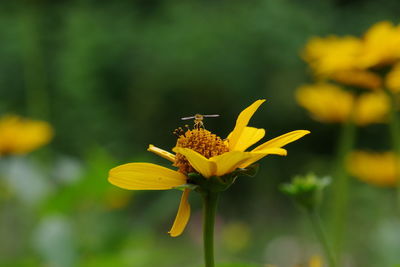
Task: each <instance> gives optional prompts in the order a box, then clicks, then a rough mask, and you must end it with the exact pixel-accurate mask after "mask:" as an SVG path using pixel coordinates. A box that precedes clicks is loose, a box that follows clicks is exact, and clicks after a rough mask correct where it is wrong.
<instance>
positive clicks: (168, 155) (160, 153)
mask: <svg viewBox="0 0 400 267" xmlns="http://www.w3.org/2000/svg"><path fill="white" fill-rule="evenodd" d="M147 151H150V152H153V153H154V154H156V155H158V156H160V157H162V158H164V159H167V160H169V161H171V162H175V155H174V154H172V153H169V152H168V151H165V150H164V149H161V148H158V147H156V146H153V145H149V148H148V149H147Z"/></svg>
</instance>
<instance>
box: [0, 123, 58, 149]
mask: <svg viewBox="0 0 400 267" xmlns="http://www.w3.org/2000/svg"><path fill="white" fill-rule="evenodd" d="M52 137H53V129H52V127H51V126H50V125H49V124H48V123H47V122H44V121H35V120H30V119H24V118H21V117H19V116H16V115H6V116H3V117H2V118H0V156H5V155H19V154H26V153H29V152H31V151H33V150H35V149H37V148H39V147H41V146H43V145H45V144H47V143H49V142H50V140H51V138H52Z"/></svg>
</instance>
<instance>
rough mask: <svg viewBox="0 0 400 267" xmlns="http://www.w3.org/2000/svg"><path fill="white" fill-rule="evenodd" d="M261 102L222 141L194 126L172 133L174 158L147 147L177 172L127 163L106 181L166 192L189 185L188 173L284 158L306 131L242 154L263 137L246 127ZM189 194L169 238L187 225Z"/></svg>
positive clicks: (223, 172) (220, 173) (208, 175)
mask: <svg viewBox="0 0 400 267" xmlns="http://www.w3.org/2000/svg"><path fill="white" fill-rule="evenodd" d="M264 101H265V100H257V101H255V102H254V103H253V104H252V105H250V106H249V107H247V108H246V109H244V110H243V111H242V112H241V113H240V114H239V117H238V118H237V120H236V125H235V128H234V129H233V131H232V132H231V133H230V134H229V135H228V137H227V138H226V139H222V138H220V137H219V136H217V135H215V134H213V133H211V132H210V131H207V130H206V129H204V127H202V126H201V125H197V127H196V126H195V127H194V129H193V130H190V129H187V130H186V131H184V130H183V129H181V128H179V129H178V130H177V131H176V134H177V135H178V140H177V143H176V146H175V147H174V148H173V151H174V152H175V153H176V154H175V155H174V154H171V153H169V152H167V151H165V150H162V149H160V148H158V147H155V146H153V145H150V146H149V148H148V151H150V152H153V153H155V154H157V155H159V156H161V157H163V158H165V159H167V160H169V161H171V162H172V163H173V165H174V166H175V167H178V171H174V170H171V169H168V168H165V167H162V166H159V165H156V164H151V163H128V164H124V165H120V166H117V167H115V168H113V169H111V170H110V172H109V177H108V181H109V182H110V183H112V184H113V185H116V186H118V187H121V188H124V189H129V190H169V189H174V188H176V187H179V186H183V185H185V184H188V183H189V184H191V183H192V181H191V180H190V177H189V176H188V174H189V173H199V174H201V175H202V176H203V177H204V179H209V178H211V177H213V176H217V177H220V176H223V175H226V174H229V173H232V172H233V171H235V170H236V169H237V168H246V167H248V166H250V165H251V164H253V163H254V162H256V161H258V160H260V159H261V158H263V157H265V156H267V155H270V154H275V155H281V156H284V155H286V153H287V151H286V150H285V149H283V148H282V147H283V146H285V145H286V144H288V143H291V142H293V141H296V140H297V139H299V138H301V137H303V136H304V135H306V134H308V133H309V131H306V130H298V131H292V132H289V133H286V134H284V135H281V136H279V137H276V138H274V139H272V140H269V141H267V142H265V143H263V144H261V145H259V146H257V147H256V148H254V149H253V150H251V151H249V152H245V150H246V149H247V148H249V147H250V146H252V145H253V144H255V143H257V142H258V141H260V140H261V139H262V138H263V137H264V135H265V130H264V129H258V128H254V127H248V126H247V125H248V123H249V121H250V119H251V117H252V116H253V114H254V113H255V112H256V110H257V109H258V108H259V106H260V105H261V104H262V103H263V102H264ZM189 192H190V189H189V188H185V189H184V192H183V194H182V198H181V202H180V205H179V208H178V214H177V216H176V218H175V221H174V224H173V225H172V228H171V230H170V231H169V234H170V235H171V236H174V237H175V236H179V235H180V234H181V233H182V232H183V230H184V229H185V226H186V224H187V222H188V221H189V217H190V205H189V202H188V196H189Z"/></svg>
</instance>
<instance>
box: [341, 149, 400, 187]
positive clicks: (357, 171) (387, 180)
mask: <svg viewBox="0 0 400 267" xmlns="http://www.w3.org/2000/svg"><path fill="white" fill-rule="evenodd" d="M399 167H400V159H399V158H398V157H397V158H396V156H395V154H394V153H393V152H380V153H378V152H366V151H355V152H352V153H351V154H350V155H349V156H348V159H347V168H348V170H349V172H350V173H351V174H352V175H353V176H355V177H356V178H358V179H360V180H361V181H363V182H366V183H369V184H372V185H377V186H395V185H396V174H397V173H396V172H397V171H398V170H399Z"/></svg>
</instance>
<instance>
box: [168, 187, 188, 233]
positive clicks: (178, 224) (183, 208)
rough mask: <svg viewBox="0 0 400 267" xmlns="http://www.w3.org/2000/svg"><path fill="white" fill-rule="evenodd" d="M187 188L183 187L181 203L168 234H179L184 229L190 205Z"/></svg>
mask: <svg viewBox="0 0 400 267" xmlns="http://www.w3.org/2000/svg"><path fill="white" fill-rule="evenodd" d="M189 192H190V190H189V189H185V191H183V193H182V198H181V203H180V204H179V209H178V213H177V214H176V217H175V221H174V224H173V225H172V227H171V230H169V232H168V234H170V235H171V236H172V237H176V236H179V235H180V234H182V232H183V230H185V227H186V224H187V223H188V221H189V218H190V205H189V201H188V197H189Z"/></svg>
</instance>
